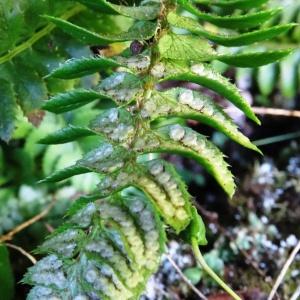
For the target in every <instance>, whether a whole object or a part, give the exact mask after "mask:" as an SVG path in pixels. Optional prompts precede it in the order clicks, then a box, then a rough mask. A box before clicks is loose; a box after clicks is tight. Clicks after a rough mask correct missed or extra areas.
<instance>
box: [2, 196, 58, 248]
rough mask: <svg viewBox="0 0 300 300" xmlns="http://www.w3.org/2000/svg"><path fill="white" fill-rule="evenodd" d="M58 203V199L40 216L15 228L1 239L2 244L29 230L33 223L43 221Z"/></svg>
mask: <svg viewBox="0 0 300 300" xmlns="http://www.w3.org/2000/svg"><path fill="white" fill-rule="evenodd" d="M55 202H56V199H54V200H53V201H52V202H51V203H50V204H49V205H48V206H47V207H46V208H45V209H44V210H43V211H41V212H40V213H39V214H37V215H36V216H34V217H33V218H31V219H29V220H27V221H26V222H24V223H22V224H20V225H19V226H17V227H15V228H14V229H13V230H11V231H10V232H8V233H7V234H5V235H2V236H1V237H0V243H1V242H5V241H10V240H11V239H12V238H13V236H14V235H15V234H17V233H19V232H20V231H22V230H24V229H25V228H27V227H28V226H30V225H32V224H33V223H35V222H37V221H39V220H40V219H42V218H43V217H45V216H46V215H47V214H48V213H49V211H50V210H51V209H52V207H53V206H54V204H55Z"/></svg>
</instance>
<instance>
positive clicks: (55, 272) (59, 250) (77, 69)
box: [24, 0, 294, 299]
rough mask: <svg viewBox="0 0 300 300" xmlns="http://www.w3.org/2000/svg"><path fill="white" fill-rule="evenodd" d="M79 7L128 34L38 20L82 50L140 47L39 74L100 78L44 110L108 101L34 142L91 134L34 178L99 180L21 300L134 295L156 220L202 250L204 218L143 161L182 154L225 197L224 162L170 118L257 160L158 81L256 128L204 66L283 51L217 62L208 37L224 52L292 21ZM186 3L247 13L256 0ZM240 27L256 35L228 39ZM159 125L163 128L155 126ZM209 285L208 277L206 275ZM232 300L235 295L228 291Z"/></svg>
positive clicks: (156, 232)
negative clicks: (212, 27) (82, 122)
mask: <svg viewBox="0 0 300 300" xmlns="http://www.w3.org/2000/svg"><path fill="white" fill-rule="evenodd" d="M79 2H81V3H84V4H85V5H86V6H87V7H91V8H93V9H99V10H101V11H102V12H104V13H108V14H114V15H115V14H120V15H125V16H127V17H130V18H132V20H133V25H132V26H131V27H130V28H129V30H128V31H121V32H120V33H119V34H115V35H105V34H99V33H96V32H92V31H90V30H88V29H86V28H83V27H80V26H78V25H76V24H74V23H71V22H68V21H65V20H61V19H59V18H55V17H47V19H48V20H51V22H53V23H54V24H56V25H57V26H58V27H59V28H61V29H62V30H64V31H65V32H67V33H68V34H70V35H71V36H73V37H75V38H77V39H79V41H81V42H83V43H93V44H94V43H97V44H100V45H103V44H109V43H115V42H117V41H126V42H127V41H131V42H133V43H136V40H138V41H139V43H140V44H143V47H144V48H145V49H144V50H143V51H142V52H141V53H138V54H136V53H132V54H131V53H130V47H129V48H128V49H126V50H125V51H124V52H123V53H121V54H119V55H116V56H114V57H110V58H107V57H104V56H97V57H87V58H80V59H76V60H71V61H68V62H67V63H65V64H63V65H61V66H60V67H58V68H57V69H56V70H54V71H53V72H52V73H51V74H50V76H52V77H58V78H62V79H71V78H77V77H80V76H84V75H87V74H93V73H95V72H98V71H99V70H101V71H102V73H101V75H102V78H101V80H99V83H98V85H97V87H95V89H94V90H82V89H77V90H73V91H70V92H68V93H65V94H60V95H58V96H55V97H53V98H51V99H50V100H49V101H48V102H47V103H46V104H45V106H44V108H45V109H47V110H49V111H52V112H56V113H62V112H66V111H69V110H73V109H76V108H78V107H80V106H83V105H85V104H88V103H91V102H93V101H97V100H108V99H109V100H112V103H113V107H112V106H110V107H109V108H105V109H103V111H102V112H101V113H100V114H99V115H98V116H97V117H96V118H95V119H94V120H91V122H90V123H89V125H88V126H87V127H75V126H72V125H70V126H69V127H67V128H64V129H62V130H60V131H58V132H55V133H53V134H50V135H49V136H48V137H46V138H44V139H43V140H42V141H41V142H43V143H65V142H70V141H73V140H75V139H78V138H80V139H84V138H85V137H87V136H90V135H92V136H94V137H93V138H94V139H97V140H98V146H97V147H94V148H93V149H91V150H90V151H89V152H87V153H86V154H84V156H83V158H81V159H79V160H78V161H77V162H76V163H75V164H74V165H73V166H71V167H69V168H66V169H64V170H62V171H60V172H57V173H54V174H53V175H52V176H51V175H50V176H49V177H47V178H46V179H45V180H44V181H59V180H63V179H66V178H68V177H71V176H75V175H77V174H81V173H85V172H94V173H97V174H98V175H99V184H98V186H97V189H95V191H94V194H93V196H92V197H91V198H90V199H86V198H84V199H80V200H79V201H78V203H76V204H75V206H74V207H73V208H72V209H71V211H70V213H69V214H68V216H67V219H66V224H65V225H64V226H63V227H61V228H60V229H57V231H56V233H55V234H54V235H52V236H50V238H49V239H47V240H46V241H45V243H44V244H43V245H42V246H41V247H40V248H39V250H40V251H41V252H43V253H44V252H45V253H49V254H50V255H49V256H47V257H46V258H44V259H42V260H41V261H40V262H38V263H37V264H36V265H35V266H34V267H32V268H31V269H29V272H28V274H27V275H26V276H25V279H24V280H25V281H26V282H28V283H30V284H32V285H34V286H35V287H34V288H33V289H32V290H31V292H30V294H29V296H28V298H29V299H40V298H41V297H44V296H46V295H47V297H49V296H54V297H58V298H62V299H69V298H71V299H114V298H115V299H137V298H138V297H139V295H140V294H141V292H142V290H143V288H144V286H145V283H146V281H147V279H148V278H149V276H150V275H151V274H152V273H153V272H154V271H155V270H156V269H157V267H158V265H159V258H160V256H161V254H162V253H163V251H164V243H165V232H164V224H166V225H168V226H169V227H170V229H173V230H174V231H175V232H176V233H177V234H179V233H182V236H183V237H185V238H186V239H187V240H188V242H190V243H193V245H194V243H195V241H196V242H197V243H198V244H201V245H204V244H205V243H206V238H205V226H204V224H203V221H202V219H201V217H200V216H199V215H198V213H197V211H196V209H195V208H194V207H193V205H192V198H191V196H190V195H189V193H188V191H187V188H186V186H185V184H184V182H183V181H182V179H181V178H180V177H179V175H178V174H177V172H176V170H175V169H174V167H173V166H172V165H171V164H169V163H167V162H165V161H164V160H162V159H152V160H150V159H148V158H147V159H145V154H148V153H176V154H179V155H183V156H187V157H190V158H192V159H193V160H195V161H196V162H198V163H200V164H201V165H202V166H203V168H204V169H205V170H206V171H208V172H209V173H210V174H211V175H213V176H214V177H215V179H216V180H217V182H218V183H219V185H220V186H221V187H222V188H223V189H224V191H225V192H226V193H227V194H228V195H229V196H230V197H231V196H232V195H233V194H234V191H235V182H234V176H233V174H232V173H231V171H230V169H229V166H228V164H227V162H226V161H225V159H224V154H223V153H222V152H221V151H220V150H219V149H218V148H217V147H216V146H215V145H214V144H213V143H212V142H211V141H209V139H208V138H207V137H205V136H204V135H202V134H200V133H198V132H195V131H194V130H192V129H190V128H189V127H187V126H184V125H183V124H182V122H181V121H180V124H179V123H178V122H179V121H178V118H181V120H183V122H184V120H185V119H195V120H198V121H200V122H203V123H205V124H207V125H210V126H212V127H214V128H216V129H217V130H220V131H221V132H223V133H225V134H227V135H228V136H229V137H230V138H231V139H233V140H234V141H236V142H238V143H240V144H241V145H243V146H245V147H248V148H249V149H252V150H255V151H258V152H260V151H259V150H258V149H257V148H256V147H255V146H254V145H253V144H252V143H251V142H250V141H249V139H248V138H247V137H245V136H244V135H243V134H242V133H241V132H240V131H239V130H238V128H237V126H236V125H235V124H234V123H233V121H232V120H231V119H230V118H229V117H228V116H227V115H226V113H225V112H224V111H223V109H222V108H221V107H220V106H219V105H217V104H216V103H214V101H213V100H212V99H211V98H209V97H207V96H205V95H203V93H202V92H200V91H192V90H189V89H182V88H174V85H171V87H172V88H169V89H168V90H162V87H163V86H164V85H162V83H168V84H170V82H174V80H183V81H186V82H193V83H197V84H199V85H202V86H204V87H207V88H209V89H211V90H213V91H214V92H216V93H218V94H220V95H221V96H223V97H225V98H226V99H228V100H229V101H231V102H232V103H233V104H234V105H235V106H237V107H238V108H239V109H240V110H242V111H243V112H244V113H245V114H246V115H247V116H248V117H249V118H250V119H252V120H253V121H255V122H257V123H259V120H258V119H257V117H256V116H255V114H254V113H253V111H252V109H251V106H250V105H249V104H248V102H247V101H246V100H245V99H244V98H243V96H242V95H241V93H240V91H239V90H238V88H237V87H236V86H235V85H234V84H232V83H230V82H229V81H228V80H227V79H226V78H225V77H224V76H222V75H221V74H219V73H218V72H217V71H216V70H215V69H214V68H213V67H212V66H211V64H210V62H211V61H213V60H220V61H224V62H225V63H228V64H231V65H240V66H244V67H248V66H258V65H263V64H267V63H271V62H274V61H276V60H278V59H281V58H282V57H284V56H286V55H287V54H289V52H290V50H279V51H275V52H271V53H269V52H267V53H261V52H259V53H248V54H241V55H237V56H234V55H227V54H226V55H225V54H224V53H219V52H218V51H215V50H214V48H215V47H214V45H211V43H210V41H213V42H214V43H216V44H221V45H222V44H223V45H226V46H229V47H230V46H236V45H248V44H251V43H254V42H258V41H262V40H266V39H270V38H273V37H275V36H277V35H279V34H281V33H284V32H286V31H287V30H289V29H290V28H292V27H293V26H294V24H286V25H285V24H284V25H279V26H274V27H271V28H267V29H264V28H262V29H256V27H257V26H258V25H260V24H261V23H264V22H266V21H267V20H269V19H270V18H272V17H273V16H274V15H276V14H277V13H278V10H277V9H275V10H262V11H260V12H257V13H253V12H250V13H249V14H248V13H247V12H245V14H243V15H241V16H236V15H232V16H226V17H223V16H218V15H212V14H207V13H204V12H201V11H199V10H198V9H197V7H196V6H194V5H193V4H190V1H183V0H182V1H158V0H155V1H152V0H149V1H143V2H142V3H141V5H140V6H137V7H127V6H123V5H115V4H112V3H110V2H108V1H104V0H103V1H102V0H101V1H95V0H81V1H79ZM194 2H195V3H201V4H204V5H210V4H212V5H216V6H220V7H227V8H230V9H235V8H239V9H243V10H245V11H247V10H248V9H249V8H256V7H259V6H260V5H262V4H264V3H265V2H266V1H265V0H257V1H253V0H251V1H250V0H242V1H241V0H231V1H223V0H215V1H213V2H212V3H211V1H204V0H201V1H194ZM180 10H187V11H189V12H190V13H192V14H194V15H195V16H196V17H198V21H199V22H198V21H196V20H194V19H192V18H187V17H182V16H180V15H179V13H178V11H180ZM201 21H207V22H210V23H213V24H216V25H218V26H220V27H234V29H235V30H236V31H237V32H235V33H233V34H231V35H228V36H226V35H220V34H215V33H211V32H208V31H207V30H206V29H205V28H204V26H203V24H201ZM230 24H231V25H230ZM174 27H179V28H182V29H186V30H187V31H188V33H185V34H184V35H183V34H179V33H178V32H181V31H177V30H174ZM245 28H250V29H251V28H255V29H254V30H249V32H242V33H239V30H240V29H245ZM191 33H192V34H191ZM127 45H128V44H127ZM104 71H105V72H104ZM173 117H176V118H173ZM162 118H165V119H166V118H168V119H169V120H168V121H166V122H161V119H162ZM160 218H162V219H163V221H161V220H160ZM206 269H207V268H206ZM37 273H38V274H40V276H37V275H36V274H37ZM214 278H217V277H216V275H215V274H214ZM218 282H220V280H219V279H218ZM222 285H223V286H224V284H222ZM227 290H228V289H227ZM231 295H234V297H235V299H240V298H239V297H238V296H237V295H236V294H234V292H232V293H231ZM80 297H81V298H80Z"/></svg>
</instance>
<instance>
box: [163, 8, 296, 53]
mask: <svg viewBox="0 0 300 300" xmlns="http://www.w3.org/2000/svg"><path fill="white" fill-rule="evenodd" d="M168 21H169V22H170V24H172V25H173V26H175V27H180V28H184V29H186V30H188V31H190V32H191V33H194V34H196V35H199V36H202V37H205V38H207V39H208V40H210V41H213V42H215V43H217V44H219V45H223V46H226V47H238V46H245V45H250V44H253V43H257V42H261V41H264V40H268V39H272V38H274V37H276V36H278V35H280V34H284V33H286V32H287V31H289V30H290V29H292V28H293V27H295V26H296V24H284V25H277V26H274V27H271V28H266V29H259V30H255V31H251V32H247V33H242V34H234V35H221V34H215V33H212V32H209V31H207V30H205V29H204V27H202V26H201V25H200V24H199V23H198V22H197V21H195V20H193V19H191V18H187V17H181V16H178V15H177V14H175V13H173V12H171V13H169V15H168Z"/></svg>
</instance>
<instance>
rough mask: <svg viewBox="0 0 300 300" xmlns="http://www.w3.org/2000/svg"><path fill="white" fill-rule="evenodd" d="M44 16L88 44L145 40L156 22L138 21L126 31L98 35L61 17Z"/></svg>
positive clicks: (151, 33)
mask: <svg viewBox="0 0 300 300" xmlns="http://www.w3.org/2000/svg"><path fill="white" fill-rule="evenodd" d="M44 17H45V18H46V19H48V20H49V21H51V22H53V23H54V24H55V25H56V26H57V27H59V28H61V29H62V30H64V31H65V32H66V33H68V34H70V35H71V36H73V37H74V38H76V39H78V40H79V41H80V42H83V43H88V44H97V45H105V44H108V43H114V42H124V41H131V40H147V39H150V38H151V37H152V36H153V35H154V34H155V30H156V23H153V22H150V21H139V22H137V23H135V24H134V25H133V26H132V27H131V28H130V29H129V30H128V31H126V32H123V33H120V34H117V35H116V34H115V35H108V34H106V35H104V34H103V35H100V34H98V33H95V32H92V31H89V30H87V29H85V28H83V27H80V26H78V25H75V24H72V23H70V22H68V21H65V20H63V19H59V18H55V17H51V16H44Z"/></svg>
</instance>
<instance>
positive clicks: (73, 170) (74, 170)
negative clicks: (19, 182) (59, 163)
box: [39, 165, 92, 183]
mask: <svg viewBox="0 0 300 300" xmlns="http://www.w3.org/2000/svg"><path fill="white" fill-rule="evenodd" d="M90 172H92V171H91V170H90V169H88V168H86V167H83V166H79V165H73V166H70V167H67V168H65V169H63V170H59V171H56V172H54V173H53V174H51V175H49V176H47V177H46V178H44V179H42V180H40V181H39V183H46V182H58V181H62V180H64V179H67V178H70V177H72V176H76V175H80V174H84V173H90Z"/></svg>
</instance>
